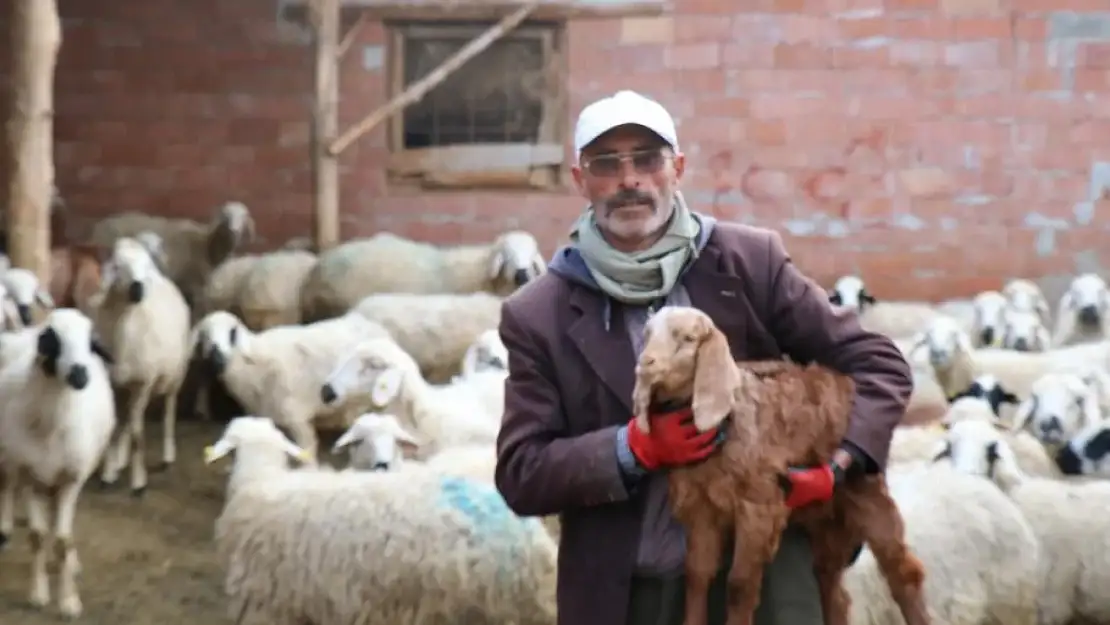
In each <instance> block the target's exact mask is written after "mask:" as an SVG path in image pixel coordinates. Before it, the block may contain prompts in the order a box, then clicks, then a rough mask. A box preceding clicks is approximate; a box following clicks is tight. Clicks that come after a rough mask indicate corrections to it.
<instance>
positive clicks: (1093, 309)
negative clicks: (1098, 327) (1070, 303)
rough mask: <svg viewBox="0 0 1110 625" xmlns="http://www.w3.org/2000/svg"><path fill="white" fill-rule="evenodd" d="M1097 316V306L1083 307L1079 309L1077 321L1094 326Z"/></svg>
mask: <svg viewBox="0 0 1110 625" xmlns="http://www.w3.org/2000/svg"><path fill="white" fill-rule="evenodd" d="M1098 319H1099V314H1098V306H1094V305H1091V306H1084V307H1083V308H1080V309H1079V320H1080V321H1081V322H1083V323H1085V324H1088V325H1095V324H1097V323H1098Z"/></svg>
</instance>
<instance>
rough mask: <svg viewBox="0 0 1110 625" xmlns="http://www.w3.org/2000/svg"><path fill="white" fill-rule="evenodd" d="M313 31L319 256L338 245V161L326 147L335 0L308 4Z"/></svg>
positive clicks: (333, 97)
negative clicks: (309, 5) (320, 253)
mask: <svg viewBox="0 0 1110 625" xmlns="http://www.w3.org/2000/svg"><path fill="white" fill-rule="evenodd" d="M311 10H312V24H313V26H314V31H315V35H316V36H315V52H316V69H315V76H314V78H315V96H316V97H315V102H314V106H313V110H312V170H313V191H314V196H315V198H314V199H315V202H314V203H315V207H314V209H315V210H314V215H313V217H314V219H313V239H314V240H315V242H316V249H317V250H318V251H320V252H323V251H325V250H328V249H330V248H331V247H333V246H335V245H336V244H338V243H339V159H338V158H337V157H336V156H335V155H334V154H332V153H331V152H329V151H328V145H329V144H330V143H331V141H332V140H333V139H334V138H335V135H336V133H337V132H338V131H339V61H338V58H339V56H338V54H337V52H338V48H339V13H340V11H339V0H312V5H311Z"/></svg>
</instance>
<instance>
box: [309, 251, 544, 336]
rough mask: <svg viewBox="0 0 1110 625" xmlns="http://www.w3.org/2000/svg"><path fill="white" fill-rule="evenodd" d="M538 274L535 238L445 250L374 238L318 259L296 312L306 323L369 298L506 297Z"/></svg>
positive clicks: (540, 262)
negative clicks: (421, 295) (485, 293)
mask: <svg viewBox="0 0 1110 625" xmlns="http://www.w3.org/2000/svg"><path fill="white" fill-rule="evenodd" d="M544 271H546V263H544V260H543V257H542V256H541V255H540V252H539V244H538V243H537V242H536V238H535V237H533V236H532V235H531V234H529V233H527V232H523V231H511V232H507V233H505V234H502V235H501V236H499V237H497V239H496V240H494V241H493V242H491V243H489V244H486V245H460V246H455V247H448V248H443V247H437V246H434V245H431V244H429V243H422V242H417V241H411V240H409V239H405V238H402V237H399V236H396V235H394V234H390V233H379V234H376V235H374V236H372V237H369V238H365V239H356V240H353V241H347V242H345V243H343V244H341V245H337V246H336V247H333V248H332V249H330V250H328V251H326V252H324V253H323V254H321V255H320V260H319V262H318V263H317V264H316V266H315V267H313V269H312V271H311V272H309V274H308V277H307V278H306V279H305V283H304V286H303V287H302V289H301V309H302V314H303V318H304V319H305V320H306V321H315V320H317V319H324V318H327V317H331V316H335V315H339V314H343V313H344V312H345V311H347V310H348V309H350V308H351V307H352V306H354V305H355V304H357V303H358V302H359V301H360V300H362V298H364V297H366V296H367V295H371V294H373V293H424V294H428V293H472V292H474V291H489V292H491V293H495V294H498V295H507V294H509V293H511V292H513V291H514V290H516V289H517V288H519V287H520V286H521V285H523V284H524V283H525V282H528V281H529V280H531V279H533V278H535V277H536V276H538V275H540V274H541V273H543V272H544Z"/></svg>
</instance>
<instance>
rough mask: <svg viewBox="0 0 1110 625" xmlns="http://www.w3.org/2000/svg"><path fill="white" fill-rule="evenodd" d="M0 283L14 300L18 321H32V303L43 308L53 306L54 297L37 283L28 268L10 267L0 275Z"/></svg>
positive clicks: (25, 322)
mask: <svg viewBox="0 0 1110 625" xmlns="http://www.w3.org/2000/svg"><path fill="white" fill-rule="evenodd" d="M0 285H3V287H4V288H5V289H6V290H7V294H8V297H10V298H11V299H12V301H13V302H15V307H16V311H17V312H18V313H19V321H20V322H22V324H23V325H25V326H29V325H31V324H33V323H34V316H33V314H32V313H33V311H34V305H35V304H36V303H37V304H38V305H39V306H42V307H43V309H45V310H50V309H52V308H54V306H55V304H54V298H52V297H50V293H49V292H48V291H47V290H46V289H45V288H43V286H42V284H40V283H39V279H38V276H36V275H35V274H34V272H32V271H30V270H29V269H24V268H22V267H12V268H11V269H8V270H7V271H5V272H4V273H3V275H2V276H0Z"/></svg>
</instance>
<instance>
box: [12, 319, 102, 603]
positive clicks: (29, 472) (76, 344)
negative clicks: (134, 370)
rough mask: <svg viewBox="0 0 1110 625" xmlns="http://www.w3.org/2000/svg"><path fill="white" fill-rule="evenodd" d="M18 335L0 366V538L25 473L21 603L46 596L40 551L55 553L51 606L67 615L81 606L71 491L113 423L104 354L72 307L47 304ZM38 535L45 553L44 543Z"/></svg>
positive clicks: (94, 459)
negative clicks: (27, 588) (24, 591)
mask: <svg viewBox="0 0 1110 625" xmlns="http://www.w3.org/2000/svg"><path fill="white" fill-rule="evenodd" d="M21 332H26V333H32V332H34V333H37V336H36V337H35V339H34V341H33V342H32V341H30V340H28V341H26V342H20V343H19V344H18V345H15V346H14V348H13V349H12V350H11V351H10V353H8V354H5V363H4V366H3V368H0V458H3V460H4V463H3V477H4V479H3V496H2V499H0V503H2V508H0V544H2V543H3V542H6V540H7V538H8V537H10V536H11V532H12V528H13V525H14V511H13V506H14V503H15V499H16V496H15V495H16V492H17V490H18V487H19V483H18V480H19V479H20V478H23V479H25V480H26V479H30V480H31V483H30V484H29V485H30V486H31V488H28V489H26V491H25V492H26V495H27V497H28V501H27V503H28V524H29V526H30V533H31V550H32V554H33V555H32V564H31V595H30V601H31V603H32V604H33V605H35V606H37V607H44V606H46V605H47V604H48V603H49V602H50V585H49V580H48V578H47V571H46V568H47V554H48V553H54V554H57V555H58V557H59V558H60V560H61V561H60V562H59V563H58V564H59V566H58V571H59V576H60V583H59V586H58V593H59V595H60V596H59V597H58V603H59V608H60V610H61V612H62V613H63V614H64V615H66V616H70V617H74V616H77V615H79V614H80V613H81V609H82V605H81V599H80V597H79V596H78V593H77V582H76V576H77V574H78V572H79V568H80V565H79V563H78V559H77V549H76V546H75V544H74V540H73V519H74V515H75V513H76V511H77V499H78V496H79V495H80V493H81V489H82V487H83V486H84V484H85V482H86V481H87V480H88V478H89V476H90V475H92V473H93V471H94V470H95V469H96V465H97V463H98V462H99V461H100V458H101V456H103V454H104V451H105V449H106V448H107V446H108V441H109V439H110V438H111V435H112V429H113V428H114V427H115V422H116V413H115V401H114V399H113V395H112V387H111V383H110V381H109V377H108V370H107V365H110V364H111V363H112V358H111V356H110V355H109V353H108V351H107V350H106V349H105V348H104V347H103V345H101V343H100V342H99V341H98V340H97V339H96V337H95V336H94V333H93V323H92V320H90V319H89V318H88V317H86V316H85V315H84V314H83V313H81V312H80V311H78V310H76V309H72V308H62V309H57V310H54V311H52V312H50V313H49V314H48V315H47V317H46V321H45V322H44V323H43V325H42V326H40V327H39V328H34V329H31V328H28V329H25V330H22V331H21ZM28 338H30V337H28ZM32 424H34V425H33V426H32ZM50 514H52V515H53V518H51V517H50V516H49V515H50ZM48 523H49V524H50V525H49V526H48ZM48 534H49V535H52V538H53V541H54V544H53V549H48V548H47V540H46V539H47V536H48Z"/></svg>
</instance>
